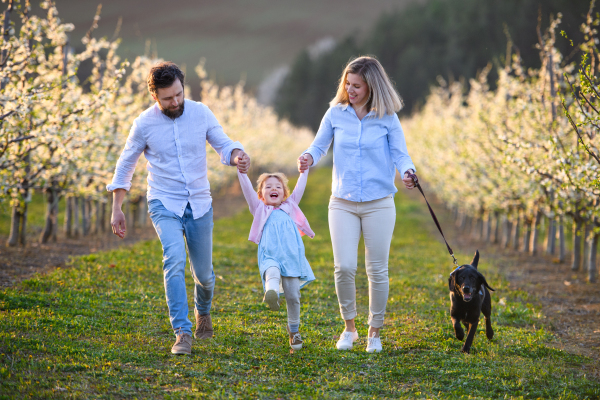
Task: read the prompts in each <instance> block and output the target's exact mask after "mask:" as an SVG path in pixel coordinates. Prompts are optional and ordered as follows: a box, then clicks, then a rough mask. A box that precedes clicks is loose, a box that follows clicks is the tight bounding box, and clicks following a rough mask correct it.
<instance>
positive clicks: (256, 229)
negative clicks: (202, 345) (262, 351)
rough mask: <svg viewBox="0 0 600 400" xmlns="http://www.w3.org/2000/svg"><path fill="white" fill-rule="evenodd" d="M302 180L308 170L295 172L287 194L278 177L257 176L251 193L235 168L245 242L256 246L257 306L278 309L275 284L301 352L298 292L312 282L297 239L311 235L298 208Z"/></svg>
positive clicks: (283, 181) (282, 179)
mask: <svg viewBox="0 0 600 400" xmlns="http://www.w3.org/2000/svg"><path fill="white" fill-rule="evenodd" d="M307 177H308V170H306V171H305V172H303V173H302V174H300V177H299V178H298V183H297V184H296V187H295V189H294V192H293V193H292V194H291V195H290V190H289V188H288V186H287V182H288V180H287V178H286V177H285V175H284V174H282V173H281V172H274V173H266V174H262V175H261V176H260V177H259V178H258V182H257V183H258V187H257V191H256V192H255V191H254V189H253V187H252V183H251V182H250V179H249V178H248V175H246V174H245V173H241V172H240V171H239V170H238V178H239V180H240V185H241V186H242V192H243V193H244V197H245V198H246V201H247V202H248V207H249V208H250V212H251V213H252V215H253V216H254V221H253V222H252V228H250V237H249V238H248V240H250V241H252V242H254V243H256V244H258V268H259V271H260V276H261V278H262V282H263V288H264V291H265V296H264V299H263V302H265V303H266V304H267V306H268V307H269V308H270V309H271V310H273V311H277V310H279V294H280V292H281V290H280V284H281V288H282V289H283V293H284V294H285V300H286V303H287V312H288V323H287V332H288V334H289V341H290V346H291V348H292V349H294V350H300V349H301V348H302V336H301V335H300V332H299V327H300V289H301V288H302V287H304V286H305V285H306V284H307V283H309V282H311V281H313V280H314V279H315V276H314V275H313V272H312V270H311V268H310V265H309V264H308V261H307V260H306V256H305V254H304V243H303V242H302V238H301V236H303V235H308V236H309V237H310V238H311V239H312V238H313V237H314V236H315V234H314V233H313V231H312V230H311V229H310V226H309V225H308V221H307V220H306V217H305V216H304V214H303V213H302V211H301V210H300V207H298V203H300V199H302V194H304V188H305V187H306V180H307ZM257 194H258V195H257Z"/></svg>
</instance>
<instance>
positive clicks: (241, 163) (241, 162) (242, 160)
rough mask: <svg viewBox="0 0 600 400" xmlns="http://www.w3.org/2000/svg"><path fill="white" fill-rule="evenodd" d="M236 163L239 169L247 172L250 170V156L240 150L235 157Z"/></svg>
mask: <svg viewBox="0 0 600 400" xmlns="http://www.w3.org/2000/svg"><path fill="white" fill-rule="evenodd" d="M235 163H236V165H237V168H238V171H240V172H241V173H242V174H245V173H247V172H248V169H250V156H249V155H248V154H246V153H245V152H243V151H241V150H240V151H239V152H238V154H237V156H236V158H235Z"/></svg>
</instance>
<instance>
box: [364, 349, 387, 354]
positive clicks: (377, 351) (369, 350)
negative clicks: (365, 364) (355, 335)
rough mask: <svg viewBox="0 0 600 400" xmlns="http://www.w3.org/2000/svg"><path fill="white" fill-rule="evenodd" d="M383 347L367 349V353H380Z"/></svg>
mask: <svg viewBox="0 0 600 400" xmlns="http://www.w3.org/2000/svg"><path fill="white" fill-rule="evenodd" d="M381 350H383V349H367V353H379V352H381Z"/></svg>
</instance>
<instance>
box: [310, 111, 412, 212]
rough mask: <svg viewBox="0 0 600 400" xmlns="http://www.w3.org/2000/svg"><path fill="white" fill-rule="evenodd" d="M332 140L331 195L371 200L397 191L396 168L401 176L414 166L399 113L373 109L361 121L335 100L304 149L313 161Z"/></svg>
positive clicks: (324, 151)
mask: <svg viewBox="0 0 600 400" xmlns="http://www.w3.org/2000/svg"><path fill="white" fill-rule="evenodd" d="M331 142H333V183H332V187H331V192H332V194H333V196H335V197H338V198H340V199H344V200H349V201H356V202H360V201H371V200H377V199H381V198H384V197H386V196H388V195H389V194H394V193H396V192H397V191H398V189H396V186H395V185H394V179H395V177H396V169H398V171H399V172H400V174H401V175H402V176H404V173H405V172H406V171H407V170H408V169H411V168H412V169H413V170H414V171H416V168H415V166H414V164H413V162H412V160H411V158H410V156H409V155H408V150H407V148H406V140H405V139H404V132H403V131H402V126H401V125H400V120H398V116H397V115H396V114H395V113H394V114H392V115H385V116H384V117H383V118H377V117H376V116H375V113H374V112H373V111H371V112H369V113H368V114H367V115H366V116H365V117H364V118H363V119H362V121H361V120H359V119H358V117H357V116H356V113H355V112H354V108H352V107H351V106H350V105H343V104H338V105H336V106H334V107H331V108H330V109H329V110H327V112H326V113H325V116H324V117H323V120H322V121H321V126H320V127H319V131H318V132H317V136H316V137H315V140H313V142H312V144H311V146H310V147H309V148H308V150H306V151H305V153H309V154H310V155H311V156H312V158H313V161H314V163H313V165H315V164H317V163H318V162H319V160H320V159H321V158H322V157H323V156H324V155H325V154H327V150H329V147H330V146H331Z"/></svg>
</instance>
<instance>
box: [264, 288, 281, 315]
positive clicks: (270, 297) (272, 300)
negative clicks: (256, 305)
mask: <svg viewBox="0 0 600 400" xmlns="http://www.w3.org/2000/svg"><path fill="white" fill-rule="evenodd" d="M263 301H264V302H265V303H267V306H268V307H269V309H270V310H271V311H279V296H278V295H277V292H275V291H274V290H267V293H265V299H264V300H263Z"/></svg>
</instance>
